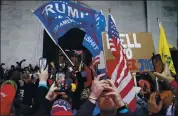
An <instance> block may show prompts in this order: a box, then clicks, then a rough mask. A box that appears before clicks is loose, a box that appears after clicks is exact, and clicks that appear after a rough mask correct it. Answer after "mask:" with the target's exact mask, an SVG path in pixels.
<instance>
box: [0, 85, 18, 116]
mask: <svg viewBox="0 0 178 116" xmlns="http://www.w3.org/2000/svg"><path fill="white" fill-rule="evenodd" d="M15 94H16V88H15V87H14V86H13V85H11V84H3V85H2V86H1V89H0V105H1V106H0V115H1V116H6V115H9V114H10V111H11V106H12V103H13V100H14V97H15Z"/></svg>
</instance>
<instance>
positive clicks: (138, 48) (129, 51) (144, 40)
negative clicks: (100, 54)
mask: <svg viewBox="0 0 178 116" xmlns="http://www.w3.org/2000/svg"><path fill="white" fill-rule="evenodd" d="M105 34H106V33H105ZM120 42H121V45H122V46H123V48H124V52H125V53H126V58H127V63H128V67H129V69H130V71H131V72H144V71H153V70H154V69H153V65H152V60H151V57H152V55H153V53H155V49H154V44H153V40H152V35H151V33H146V32H137V33H120ZM103 43H104V46H103V47H104V51H105V58H106V61H107V65H108V66H109V67H110V68H109V70H112V69H114V68H115V67H113V68H112V66H113V65H112V64H110V62H111V60H115V58H114V56H113V55H112V53H111V51H110V49H108V45H107V44H108V42H107V35H106V36H105V38H103ZM112 62H113V61H112ZM116 63H117V61H116ZM108 66H107V67H108Z"/></svg>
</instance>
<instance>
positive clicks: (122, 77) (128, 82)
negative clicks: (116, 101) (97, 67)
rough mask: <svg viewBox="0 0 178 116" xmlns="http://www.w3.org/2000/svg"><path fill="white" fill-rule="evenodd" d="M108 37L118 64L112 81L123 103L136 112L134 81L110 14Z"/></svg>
mask: <svg viewBox="0 0 178 116" xmlns="http://www.w3.org/2000/svg"><path fill="white" fill-rule="evenodd" d="M108 36H109V45H110V49H111V52H112V54H113V56H115V59H116V60H117V62H118V63H113V66H114V67H115V68H114V71H113V72H112V75H111V79H112V80H114V81H115V84H116V86H117V88H118V90H119V92H120V95H121V97H122V99H123V101H124V102H125V103H127V104H128V107H129V109H130V110H131V111H135V108H136V97H135V92H134V80H133V78H132V75H131V73H130V71H129V69H128V67H127V61H126V55H125V53H124V50H123V47H122V45H121V44H120V39H119V32H118V31H117V29H116V25H115V21H114V18H113V17H112V15H110V14H109V16H108Z"/></svg>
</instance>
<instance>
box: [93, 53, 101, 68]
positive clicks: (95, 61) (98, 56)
mask: <svg viewBox="0 0 178 116" xmlns="http://www.w3.org/2000/svg"><path fill="white" fill-rule="evenodd" d="M99 63H100V55H97V56H96V57H93V58H92V64H93V66H96V65H97V64H99Z"/></svg>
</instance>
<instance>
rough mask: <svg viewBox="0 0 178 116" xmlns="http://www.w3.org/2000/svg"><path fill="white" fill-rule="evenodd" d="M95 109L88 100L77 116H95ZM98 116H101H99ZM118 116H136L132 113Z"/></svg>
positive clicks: (118, 115) (117, 115)
mask: <svg viewBox="0 0 178 116" xmlns="http://www.w3.org/2000/svg"><path fill="white" fill-rule="evenodd" d="M94 108H95V104H93V103H91V102H90V101H89V100H87V101H86V102H85V103H84V104H83V106H81V107H80V109H79V110H78V111H77V114H76V116H93V110H94ZM97 116H101V115H100V114H98V115H97ZM116 116H135V114H134V113H132V112H127V113H124V114H120V113H119V112H117V114H116Z"/></svg>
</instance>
